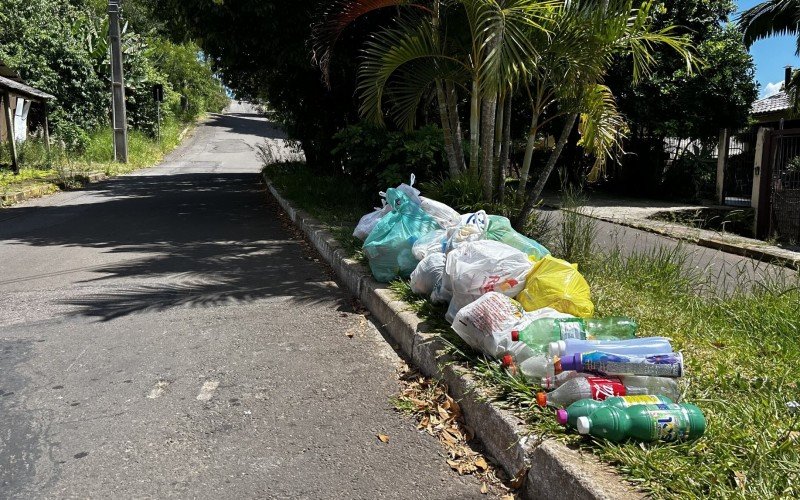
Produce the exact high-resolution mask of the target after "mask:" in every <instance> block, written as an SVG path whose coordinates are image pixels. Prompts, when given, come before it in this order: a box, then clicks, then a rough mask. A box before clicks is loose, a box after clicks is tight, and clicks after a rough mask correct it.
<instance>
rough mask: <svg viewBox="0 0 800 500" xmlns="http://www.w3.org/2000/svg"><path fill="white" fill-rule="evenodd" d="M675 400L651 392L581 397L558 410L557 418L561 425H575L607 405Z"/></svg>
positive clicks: (625, 405)
mask: <svg viewBox="0 0 800 500" xmlns="http://www.w3.org/2000/svg"><path fill="white" fill-rule="evenodd" d="M672 403H674V401H673V400H672V399H670V398H668V397H667V396H660V395H659V396H656V395H650V394H641V395H638V396H614V397H612V398H606V399H604V400H603V401H597V400H596V399H581V400H579V401H575V402H574V403H572V404H571V405H569V406H568V407H567V409H566V410H564V409H560V410H558V411H556V420H558V423H559V424H561V425H567V426H569V427H575V425H576V424H577V422H578V418H579V417H587V416H589V415H591V414H592V413H594V412H595V411H597V410H599V409H600V408H605V407H606V406H613V407H614V408H627V407H629V406H634V405H652V404H672Z"/></svg>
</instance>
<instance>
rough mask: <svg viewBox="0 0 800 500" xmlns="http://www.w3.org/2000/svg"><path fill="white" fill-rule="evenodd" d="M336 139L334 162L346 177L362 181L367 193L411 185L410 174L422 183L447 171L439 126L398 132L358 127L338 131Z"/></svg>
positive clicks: (361, 125)
mask: <svg viewBox="0 0 800 500" xmlns="http://www.w3.org/2000/svg"><path fill="white" fill-rule="evenodd" d="M334 139H335V140H336V141H337V146H336V147H335V148H334V149H333V152H332V153H333V157H334V161H335V162H336V164H337V165H340V166H341V168H342V170H343V171H344V172H345V173H346V174H349V175H350V176H352V177H354V178H357V179H359V180H363V186H364V189H365V190H369V191H374V190H376V188H378V190H382V189H386V188H387V187H390V186H396V185H397V184H400V183H401V182H408V179H409V177H410V176H411V174H415V175H416V176H417V179H418V180H420V181H423V180H426V179H434V178H437V177H439V176H442V175H444V173H445V172H446V164H445V162H444V139H443V136H442V131H441V129H440V128H439V127H437V126H436V125H426V126H424V127H422V128H420V129H418V130H415V131H413V132H395V131H389V130H386V129H383V128H378V127H373V126H370V125H364V124H358V125H351V126H349V127H347V128H345V129H343V130H341V131H339V132H338V133H337V134H336V135H335V136H334Z"/></svg>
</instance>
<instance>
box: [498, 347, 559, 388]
mask: <svg viewBox="0 0 800 500" xmlns="http://www.w3.org/2000/svg"><path fill="white" fill-rule="evenodd" d="M502 362H503V366H504V367H506V368H508V369H509V370H511V372H512V373H513V374H514V375H517V374H522V375H525V376H526V377H528V378H532V379H534V380H539V379H540V378H542V377H552V376H553V375H555V368H554V366H553V362H552V361H551V360H549V359H547V357H545V355H544V354H541V353H537V352H534V351H533V350H532V349H531V348H530V347H528V346H527V345H526V344H523V343H522V342H514V343H513V344H512V345H511V348H510V349H509V350H508V353H507V354H506V355H504V356H503V358H502Z"/></svg>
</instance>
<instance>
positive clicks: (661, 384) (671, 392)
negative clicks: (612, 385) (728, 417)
mask: <svg viewBox="0 0 800 500" xmlns="http://www.w3.org/2000/svg"><path fill="white" fill-rule="evenodd" d="M594 376H595V375H592V374H591V373H581V372H576V371H568V372H561V373H559V374H557V375H555V376H554V377H542V388H543V389H545V390H548V391H549V390H551V389H557V388H559V387H561V386H562V385H563V384H565V383H566V382H568V381H569V380H572V379H574V378H588V377H594ZM609 378H610V377H609ZM613 378H618V379H619V380H620V382H622V385H624V386H625V393H626V394H628V395H635V394H662V395H664V396H667V397H669V398H671V399H672V400H673V401H679V400H680V399H681V391H680V387H679V386H678V382H677V380H676V379H674V378H672V377H647V376H645V375H614V377H613Z"/></svg>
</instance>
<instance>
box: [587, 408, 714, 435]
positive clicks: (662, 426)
mask: <svg viewBox="0 0 800 500" xmlns="http://www.w3.org/2000/svg"><path fill="white" fill-rule="evenodd" d="M576 427H577V428H578V432H579V433H581V434H591V435H592V436H596V437H603V438H606V439H608V440H610V441H623V440H625V439H628V438H633V439H636V440H639V441H685V440H689V439H696V438H698V437H700V436H702V435H703V433H705V430H706V418H705V416H704V415H703V411H702V410H700V408H698V407H697V406H695V405H693V404H688V403H681V404H655V405H636V406H630V407H628V408H614V407H612V406H607V407H605V408H600V409H598V410H597V411H595V412H593V413H592V414H591V415H588V416H583V417H578V420H577V421H576Z"/></svg>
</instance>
